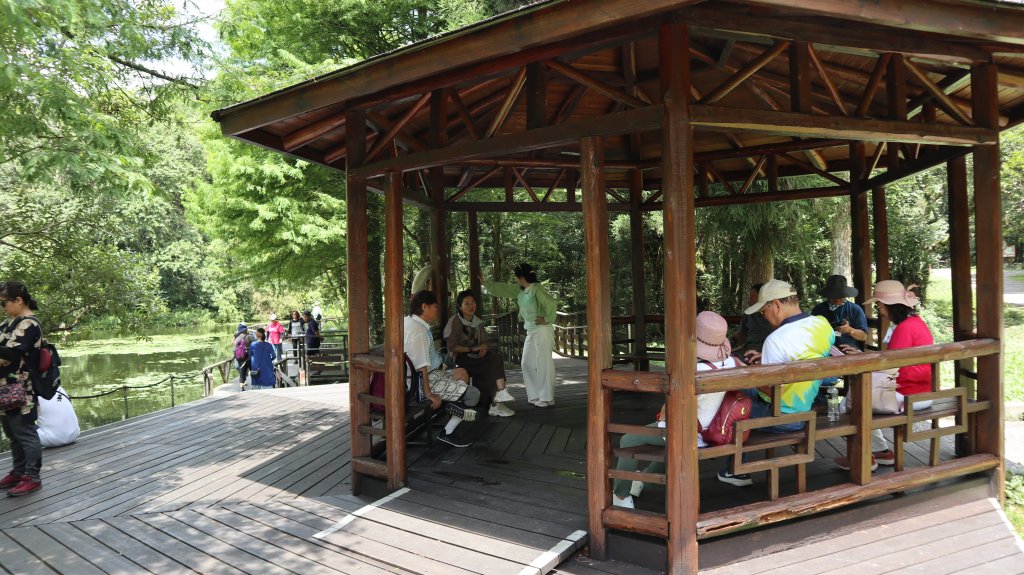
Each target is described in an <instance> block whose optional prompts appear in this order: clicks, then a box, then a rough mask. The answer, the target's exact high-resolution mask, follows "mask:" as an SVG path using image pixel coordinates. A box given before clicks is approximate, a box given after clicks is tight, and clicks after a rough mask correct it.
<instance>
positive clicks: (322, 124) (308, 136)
mask: <svg viewBox="0 0 1024 575" xmlns="http://www.w3.org/2000/svg"><path fill="white" fill-rule="evenodd" d="M344 125H345V113H344V112H341V113H339V114H334V115H331V116H328V117H326V118H324V119H322V120H320V121H318V122H314V123H312V124H310V125H308V126H305V127H303V128H299V129H298V130H295V131H294V132H292V133H290V134H288V135H286V136H285V137H284V138H283V139H282V145H283V146H284V151H286V152H290V151H292V150H297V149H299V148H301V147H302V146H305V145H306V144H308V143H310V142H312V141H314V140H316V139H317V138H319V137H320V136H323V135H324V134H326V133H328V132H331V131H334V130H336V129H338V128H341V127H342V126H344Z"/></svg>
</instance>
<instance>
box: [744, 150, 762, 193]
mask: <svg viewBox="0 0 1024 575" xmlns="http://www.w3.org/2000/svg"><path fill="white" fill-rule="evenodd" d="M767 160H768V156H761V159H759V160H758V161H757V165H755V166H754V169H753V170H751V172H750V175H749V176H747V179H746V181H744V182H743V185H742V186H740V191H739V192H738V194H739V195H743V194H745V193H747V190H749V189H750V186H751V185H752V184H753V183H754V179H756V178H757V175H758V174H759V173H760V172H761V168H762V167H764V163H765V162H766V161H767Z"/></svg>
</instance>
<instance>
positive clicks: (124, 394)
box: [121, 385, 128, 420]
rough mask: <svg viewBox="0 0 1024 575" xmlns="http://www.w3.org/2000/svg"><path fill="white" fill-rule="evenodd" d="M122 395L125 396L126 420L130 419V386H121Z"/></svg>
mask: <svg viewBox="0 0 1024 575" xmlns="http://www.w3.org/2000/svg"><path fill="white" fill-rule="evenodd" d="M121 395H122V396H124V420H127V419H128V386H127V385H122V386H121Z"/></svg>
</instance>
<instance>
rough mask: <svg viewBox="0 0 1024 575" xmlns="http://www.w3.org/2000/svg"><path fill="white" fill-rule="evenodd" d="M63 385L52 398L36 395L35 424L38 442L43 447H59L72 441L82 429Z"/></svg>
mask: <svg viewBox="0 0 1024 575" xmlns="http://www.w3.org/2000/svg"><path fill="white" fill-rule="evenodd" d="M66 396H67V392H66V391H64V388H63V387H60V388H57V395H55V396H53V399H43V398H41V397H37V398H36V400H38V401H39V416H38V417H37V418H36V426H37V427H38V428H39V442H40V443H42V444H43V447H60V446H61V445H68V444H69V443H74V442H75V440H76V439H78V436H79V435H81V433H82V430H81V429H80V428H79V427H78V416H77V415H75V408H74V406H73V405H71V400H70V399H68V398H67V397H66Z"/></svg>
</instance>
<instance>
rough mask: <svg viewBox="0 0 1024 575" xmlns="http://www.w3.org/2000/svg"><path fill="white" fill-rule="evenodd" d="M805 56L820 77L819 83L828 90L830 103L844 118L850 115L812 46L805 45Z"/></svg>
mask: <svg viewBox="0 0 1024 575" xmlns="http://www.w3.org/2000/svg"><path fill="white" fill-rule="evenodd" d="M807 54H808V55H809V56H810V57H811V64H812V65H813V66H814V69H815V70H817V71H818V77H820V78H821V82H822V83H823V84H825V89H826V90H828V93H829V95H830V96H832V101H833V102H835V104H836V108H838V109H839V111H840V112H842V114H843V115H844V116H849V115H850V113H849V112H848V111H847V110H846V104H845V103H844V102H843V96H842V94H840V93H839V90H838V89H837V88H836V85H835V83H833V82H832V78H831V77H830V76H829V74H828V70H827V69H825V65H824V64H823V63H822V62H821V58H820V57H819V56H818V52H817V51H816V50H815V49H814V46H813V45H811V44H808V45H807Z"/></svg>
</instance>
